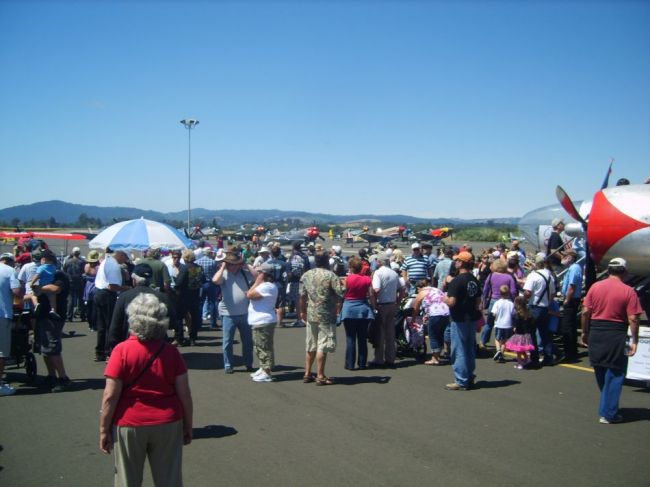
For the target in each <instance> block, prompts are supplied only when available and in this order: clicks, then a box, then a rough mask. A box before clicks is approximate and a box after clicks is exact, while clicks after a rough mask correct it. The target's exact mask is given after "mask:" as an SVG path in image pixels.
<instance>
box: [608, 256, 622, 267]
mask: <svg viewBox="0 0 650 487" xmlns="http://www.w3.org/2000/svg"><path fill="white" fill-rule="evenodd" d="M607 265H608V266H609V267H627V262H625V259H623V258H621V257H614V258H613V259H612V260H610V261H609V264H607Z"/></svg>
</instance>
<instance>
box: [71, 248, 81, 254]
mask: <svg viewBox="0 0 650 487" xmlns="http://www.w3.org/2000/svg"><path fill="white" fill-rule="evenodd" d="M77 252H81V249H80V248H79V247H72V253H73V254H76V253H77Z"/></svg>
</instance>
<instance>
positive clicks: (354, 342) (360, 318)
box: [341, 257, 376, 370]
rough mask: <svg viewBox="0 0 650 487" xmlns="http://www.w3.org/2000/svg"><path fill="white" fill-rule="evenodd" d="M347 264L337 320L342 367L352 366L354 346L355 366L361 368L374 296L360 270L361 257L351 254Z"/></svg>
mask: <svg viewBox="0 0 650 487" xmlns="http://www.w3.org/2000/svg"><path fill="white" fill-rule="evenodd" d="M348 266H349V268H350V274H349V275H348V276H347V277H346V278H345V281H344V284H345V289H346V290H345V296H344V299H343V309H342V310H341V320H342V321H343V325H344V326H345V343H346V348H345V368H346V369H348V370H354V364H355V362H356V358H357V348H358V351H359V357H358V358H359V361H358V362H357V363H358V365H359V369H361V370H363V369H365V368H366V364H367V360H368V327H369V326H370V322H372V321H373V320H374V319H375V313H374V311H373V310H374V309H375V307H376V306H375V304H374V301H375V297H374V294H373V292H372V279H371V278H370V277H369V276H365V275H362V274H361V270H362V268H363V262H362V261H361V259H360V258H358V257H353V258H351V259H350V261H349V262H348ZM370 303H372V307H371V306H370Z"/></svg>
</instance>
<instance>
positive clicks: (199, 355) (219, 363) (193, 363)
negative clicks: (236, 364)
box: [183, 352, 223, 370]
mask: <svg viewBox="0 0 650 487" xmlns="http://www.w3.org/2000/svg"><path fill="white" fill-rule="evenodd" d="M183 360H185V365H187V368H188V369H194V370H217V369H223V355H222V354H220V353H204V352H183Z"/></svg>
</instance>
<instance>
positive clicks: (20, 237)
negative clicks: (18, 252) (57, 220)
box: [0, 231, 87, 243]
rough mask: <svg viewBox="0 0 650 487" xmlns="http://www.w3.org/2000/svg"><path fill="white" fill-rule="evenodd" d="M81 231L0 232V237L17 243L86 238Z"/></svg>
mask: <svg viewBox="0 0 650 487" xmlns="http://www.w3.org/2000/svg"><path fill="white" fill-rule="evenodd" d="M86 238H87V237H86V235H85V234H83V233H57V232H30V231H19V232H0V239H3V240H15V241H17V242H18V243H20V242H23V241H26V240H45V239H47V240H50V239H52V240H86Z"/></svg>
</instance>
